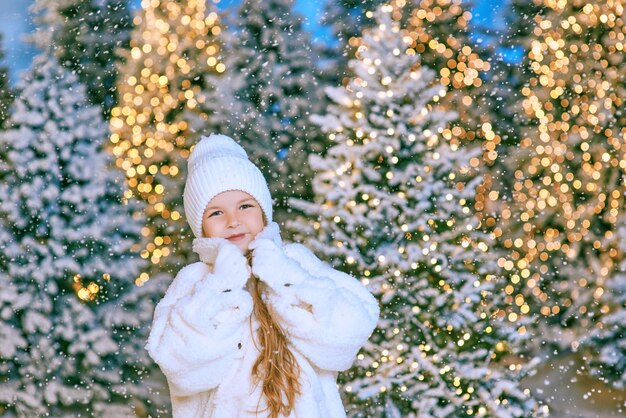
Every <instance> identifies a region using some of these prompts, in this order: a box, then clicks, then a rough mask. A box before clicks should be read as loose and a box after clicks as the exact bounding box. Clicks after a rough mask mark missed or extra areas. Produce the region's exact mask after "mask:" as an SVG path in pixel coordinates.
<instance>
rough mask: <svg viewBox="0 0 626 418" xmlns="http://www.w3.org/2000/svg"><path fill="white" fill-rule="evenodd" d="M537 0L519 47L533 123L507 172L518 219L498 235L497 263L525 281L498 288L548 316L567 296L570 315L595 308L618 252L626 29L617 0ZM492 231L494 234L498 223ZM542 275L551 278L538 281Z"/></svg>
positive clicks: (523, 309)
mask: <svg viewBox="0 0 626 418" xmlns="http://www.w3.org/2000/svg"><path fill="white" fill-rule="evenodd" d="M543 3H544V5H545V6H546V7H548V8H549V11H548V13H547V14H546V15H545V16H538V17H536V19H535V20H536V27H535V29H534V31H533V35H534V40H533V41H532V43H531V45H530V49H529V51H528V61H529V66H530V69H531V71H532V76H531V77H530V79H529V83H528V85H527V86H526V87H524V88H523V89H522V95H523V97H524V99H523V103H522V105H523V110H524V113H525V114H526V116H527V117H529V118H530V119H531V121H532V122H533V124H534V125H535V126H534V127H533V128H532V129H530V130H528V131H527V132H526V134H525V135H524V137H523V138H522V141H521V144H520V153H519V155H520V156H522V155H527V156H528V157H527V158H526V159H525V160H523V161H522V162H521V164H520V165H519V166H518V168H517V169H516V171H515V172H514V176H515V184H514V199H515V207H516V209H515V210H517V216H519V219H520V220H521V221H522V222H521V223H520V224H519V225H518V227H519V229H518V236H517V237H513V236H512V237H510V238H505V239H503V243H504V246H505V247H506V248H508V249H510V250H511V257H510V259H501V260H499V262H498V263H499V265H500V266H502V267H503V268H505V269H506V270H508V271H516V272H517V273H518V274H519V275H517V276H515V280H514V281H513V280H512V282H513V283H514V284H516V283H518V282H519V283H520V284H522V285H524V286H523V287H521V288H520V289H519V290H518V291H515V292H513V291H511V292H507V293H509V294H510V296H509V301H511V302H514V303H515V305H516V306H518V307H519V313H520V314H522V315H525V314H528V313H529V312H530V311H531V307H532V306H537V308H536V310H537V311H538V312H539V313H540V314H541V315H544V316H547V317H550V316H555V315H559V314H565V313H566V312H568V311H569V310H570V308H571V307H573V305H574V299H576V305H577V309H578V312H575V313H574V314H575V315H576V316H577V315H578V314H583V313H588V312H596V315H597V314H598V309H597V308H596V307H598V308H599V306H598V304H597V300H598V299H600V298H601V296H602V295H603V293H604V292H605V290H604V283H605V281H606V278H607V277H608V276H609V274H610V273H611V272H612V271H614V270H615V268H616V267H617V262H618V260H619V259H620V258H621V257H622V256H623V254H622V252H621V251H619V250H618V248H617V244H618V242H617V241H616V240H615V236H616V235H615V234H614V229H615V228H616V225H617V223H618V221H619V219H620V217H621V216H623V212H622V211H623V196H624V193H625V192H626V189H625V186H624V182H623V171H624V167H626V160H625V156H626V154H625V152H626V128H625V127H626V117H625V115H624V113H623V108H624V102H623V101H624V97H625V93H626V92H625V91H624V87H623V79H624V76H625V72H624V68H625V67H624V59H623V53H619V51H622V50H623V47H624V38H625V29H624V22H623V19H617V18H616V16H621V15H622V14H623V6H622V4H623V2H620V1H613V0H608V1H606V2H596V3H586V2H584V1H572V2H563V1H552V0H545V1H544V2H543ZM494 197H496V196H494ZM503 218H504V219H505V220H509V223H510V222H511V221H513V220H514V219H515V218H516V216H513V214H512V213H510V212H506V213H503ZM496 233H497V235H498V236H502V235H503V232H502V230H501V229H500V230H497V231H496ZM550 275H554V277H552V276H550ZM520 276H521V277H522V278H523V279H524V280H520ZM582 276H584V277H582ZM542 281H549V282H550V283H551V284H550V285H549V286H539V284H540V283H542ZM509 290H512V289H509ZM518 292H519V293H518ZM561 295H563V296H561ZM581 305H582V306H581ZM519 317H520V316H519V315H515V314H510V317H509V319H510V320H512V321H515V320H517V319H518V318H519ZM582 320H583V321H586V319H584V318H583V319H582ZM596 324H599V322H597V323H596ZM596 326H598V325H596Z"/></svg>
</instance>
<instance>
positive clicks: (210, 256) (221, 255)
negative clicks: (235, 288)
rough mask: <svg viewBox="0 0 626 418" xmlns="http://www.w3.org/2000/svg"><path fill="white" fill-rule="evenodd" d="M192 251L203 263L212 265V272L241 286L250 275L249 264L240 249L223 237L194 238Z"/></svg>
mask: <svg viewBox="0 0 626 418" xmlns="http://www.w3.org/2000/svg"><path fill="white" fill-rule="evenodd" d="M193 251H194V252H196V253H197V254H198V255H199V256H200V260H201V261H203V262H204V263H207V264H211V265H213V274H214V275H216V276H220V277H228V278H229V279H230V280H229V281H235V282H237V283H238V284H239V283H241V286H242V287H243V286H244V285H245V283H246V281H247V280H248V278H249V277H250V266H249V265H248V262H247V260H246V257H245V256H244V255H243V254H242V253H241V250H240V249H239V248H238V247H237V246H236V245H234V244H233V243H231V242H229V241H228V240H226V239H224V238H196V239H194V240H193Z"/></svg>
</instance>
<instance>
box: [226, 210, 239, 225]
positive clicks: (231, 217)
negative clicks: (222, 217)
mask: <svg viewBox="0 0 626 418" xmlns="http://www.w3.org/2000/svg"><path fill="white" fill-rule="evenodd" d="M227 225H228V227H229V228H234V227H236V226H239V218H238V217H237V215H235V214H233V213H230V214H228V218H227Z"/></svg>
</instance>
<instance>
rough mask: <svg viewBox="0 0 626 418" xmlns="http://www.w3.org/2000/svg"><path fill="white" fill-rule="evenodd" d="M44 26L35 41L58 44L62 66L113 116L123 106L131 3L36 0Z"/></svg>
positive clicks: (35, 8) (92, 100)
mask: <svg viewBox="0 0 626 418" xmlns="http://www.w3.org/2000/svg"><path fill="white" fill-rule="evenodd" d="M31 11H32V12H33V13H35V14H36V19H35V20H36V21H37V22H38V23H39V27H38V30H37V31H36V33H35V35H34V36H32V40H33V42H34V43H35V45H37V46H38V47H39V48H40V49H46V48H48V46H49V45H54V54H55V56H56V57H57V60H58V61H59V63H61V64H62V65H63V66H64V67H65V68H67V69H69V70H70V71H72V72H74V73H75V74H76V75H77V76H78V79H79V80H80V81H81V83H82V84H83V85H85V86H87V96H88V98H89V101H90V103H92V104H95V105H99V106H100V107H102V114H103V115H104V116H105V117H108V116H109V114H110V111H111V109H112V108H113V106H114V105H115V104H116V102H117V96H116V92H115V86H116V83H117V65H116V64H117V61H118V60H119V55H118V52H119V50H122V49H128V46H129V38H130V36H129V34H130V29H131V25H132V20H131V16H130V10H129V7H128V1H127V0H36V1H35V2H34V3H33V6H32V7H31Z"/></svg>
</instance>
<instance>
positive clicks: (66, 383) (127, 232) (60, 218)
mask: <svg viewBox="0 0 626 418" xmlns="http://www.w3.org/2000/svg"><path fill="white" fill-rule="evenodd" d="M17 90H18V91H19V94H18V96H17V98H16V99H15V102H14V106H13V108H12V112H11V117H10V119H9V125H10V126H11V128H10V129H8V130H6V131H2V132H0V149H2V150H4V151H5V153H3V155H2V156H3V159H2V161H1V164H0V178H2V182H1V183H0V201H1V202H2V204H1V205H0V237H1V243H0V246H1V251H0V338H1V339H2V344H0V346H1V347H2V348H0V380H1V381H2V389H1V390H0V409H1V410H2V411H3V413H5V414H8V415H9V416H17V417H34V416H44V415H47V416H54V417H76V416H99V417H104V416H108V417H114V416H115V417H119V416H130V415H132V414H133V413H134V412H133V410H134V409H135V408H142V409H145V408H150V403H149V401H150V399H149V398H148V397H144V398H141V394H146V390H145V388H143V386H144V383H143V382H141V378H143V377H144V376H145V375H147V374H148V373H147V369H146V365H149V364H150V362H149V360H148V359H147V355H146V354H145V352H144V353H141V352H133V353H132V354H133V356H130V357H129V356H126V355H125V353H126V351H125V347H123V346H120V344H121V343H125V342H126V341H128V340H129V338H128V335H129V331H130V330H132V329H133V328H132V326H133V325H132V323H133V321H134V319H133V318H135V317H145V316H146V315H147V313H146V312H150V314H151V312H152V309H153V305H152V306H146V305H143V306H142V307H141V308H142V309H137V310H134V311H133V310H131V309H128V310H126V311H125V312H124V313H123V314H118V315H117V317H116V321H113V322H109V323H110V324H111V327H108V326H107V327H105V326H103V319H104V318H103V316H104V310H106V311H107V312H108V311H112V310H116V309H118V308H117V304H118V302H119V301H122V300H126V299H129V298H131V296H130V295H131V294H132V293H133V292H134V291H135V287H134V286H133V280H138V281H140V280H139V279H140V278H141V276H140V274H139V273H140V271H139V270H140V269H141V267H142V266H143V265H144V264H145V262H144V261H143V260H141V259H140V258H139V255H138V251H139V245H137V243H138V241H139V240H140V239H141V235H140V233H139V231H140V227H141V225H140V223H139V222H138V220H137V219H136V215H137V214H139V213H140V212H139V211H138V210H137V209H138V208H137V207H136V206H134V205H133V204H132V202H131V203H130V204H124V202H123V201H122V199H121V194H122V183H123V176H121V175H120V174H116V172H114V171H111V170H110V168H109V166H110V165H111V163H112V161H111V160H110V157H109V156H108V154H107V153H105V152H104V150H103V144H104V143H105V141H106V139H107V136H108V129H107V125H106V123H105V122H104V121H103V120H102V117H101V115H100V109H99V108H98V107H97V106H91V105H89V104H88V103H87V98H86V93H85V89H84V87H83V86H82V85H81V84H80V83H79V81H78V80H77V78H76V77H75V76H74V75H73V74H71V73H69V72H68V71H67V70H65V69H64V68H63V67H61V66H60V65H58V64H57V62H56V60H55V58H54V57H53V56H52V54H51V53H50V52H48V53H44V54H42V55H40V56H39V57H37V58H36V59H35V60H34V62H33V64H32V67H31V69H30V70H29V71H28V72H27V73H26V75H25V77H24V78H23V79H22V80H21V81H20V83H19V84H18V86H17ZM142 292H145V289H142ZM107 315H108V314H107ZM120 329H123V330H125V332H126V333H127V334H126V335H118V333H117V331H118V330H120ZM136 338H139V339H141V341H144V339H145V338H144V336H141V335H139V336H137V337H136ZM142 375H144V376H142ZM133 394H138V395H137V397H134V398H133V397H132V395H133Z"/></svg>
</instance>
